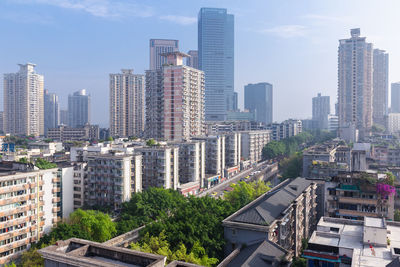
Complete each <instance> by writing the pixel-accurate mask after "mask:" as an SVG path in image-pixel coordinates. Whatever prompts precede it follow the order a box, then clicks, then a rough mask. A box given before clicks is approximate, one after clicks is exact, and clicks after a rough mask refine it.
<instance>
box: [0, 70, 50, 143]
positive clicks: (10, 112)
mask: <svg viewBox="0 0 400 267" xmlns="http://www.w3.org/2000/svg"><path fill="white" fill-rule="evenodd" d="M35 66H36V65H35V64H32V63H27V64H19V67H20V70H19V71H18V72H17V73H9V74H4V87H3V88H4V89H3V93H4V121H3V124H4V131H5V132H7V133H10V134H13V135H35V136H39V135H43V134H44V103H43V90H44V78H43V75H40V74H37V73H36V72H35Z"/></svg>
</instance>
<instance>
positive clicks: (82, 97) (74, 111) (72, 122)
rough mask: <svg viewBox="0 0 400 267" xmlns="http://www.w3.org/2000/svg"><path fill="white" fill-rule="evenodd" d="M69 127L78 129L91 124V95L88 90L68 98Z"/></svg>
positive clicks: (80, 91)
mask: <svg viewBox="0 0 400 267" xmlns="http://www.w3.org/2000/svg"><path fill="white" fill-rule="evenodd" d="M68 116H69V119H68V126H69V127H72V128H77V127H80V126H84V125H85V124H86V123H89V124H90V95H88V94H86V89H82V90H79V91H76V92H75V93H73V94H72V95H69V96H68Z"/></svg>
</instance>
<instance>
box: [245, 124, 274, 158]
mask: <svg viewBox="0 0 400 267" xmlns="http://www.w3.org/2000/svg"><path fill="white" fill-rule="evenodd" d="M241 135H242V136H241V157H242V158H244V159H245V160H250V162H251V163H257V162H258V161H260V160H261V156H262V149H263V148H264V146H265V145H266V144H268V143H269V142H270V141H271V131H269V130H264V131H245V132H241Z"/></svg>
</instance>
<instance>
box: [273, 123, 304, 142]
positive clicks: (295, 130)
mask: <svg viewBox="0 0 400 267" xmlns="http://www.w3.org/2000/svg"><path fill="white" fill-rule="evenodd" d="M267 129H269V130H271V134H272V136H271V138H272V140H275V141H279V140H282V139H285V138H289V137H292V136H295V135H298V134H299V133H301V132H302V131H303V123H302V121H301V120H293V119H289V120H285V121H283V122H282V123H272V124H270V125H268V127H267Z"/></svg>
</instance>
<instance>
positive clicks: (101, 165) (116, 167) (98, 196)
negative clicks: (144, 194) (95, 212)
mask: <svg viewBox="0 0 400 267" xmlns="http://www.w3.org/2000/svg"><path fill="white" fill-rule="evenodd" d="M87 166H88V173H87V174H88V175H87V178H86V179H84V183H85V189H84V190H85V198H84V199H85V200H84V203H85V204H86V205H88V206H107V207H111V208H113V209H114V210H118V209H120V208H121V204H122V203H123V202H126V201H129V200H130V199H131V196H132V194H133V193H137V192H140V191H141V190H142V155H140V154H133V155H125V154H122V153H121V154H106V155H95V156H90V157H89V158H88V164H87Z"/></svg>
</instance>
